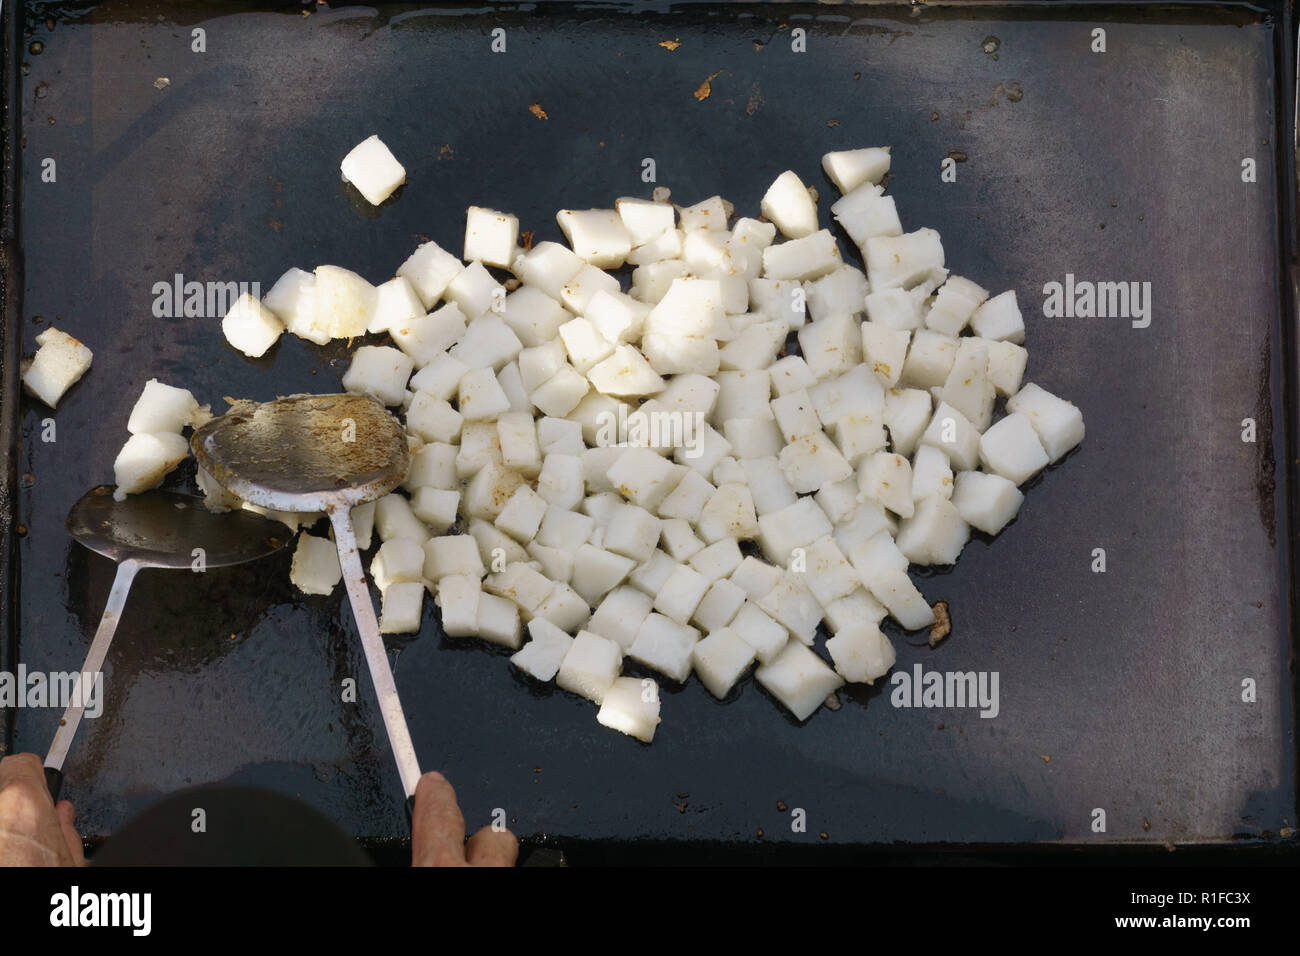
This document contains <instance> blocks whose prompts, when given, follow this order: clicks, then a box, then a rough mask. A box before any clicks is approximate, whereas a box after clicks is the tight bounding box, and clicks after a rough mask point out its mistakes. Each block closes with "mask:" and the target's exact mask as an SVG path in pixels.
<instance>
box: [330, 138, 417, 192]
mask: <svg viewBox="0 0 1300 956" xmlns="http://www.w3.org/2000/svg"><path fill="white" fill-rule="evenodd" d="M339 168H340V169H341V170H342V171H343V181H344V182H348V183H351V184H352V185H353V186H356V187H357V192H359V193H361V195H362V196H364V197H365V198H366V202H368V203H370V205H372V206H378V205H379V204H380V203H382V202H383V201H384V200H385V199H387V198H388V197H389V196H391V195H392V194H393V193H394V192H395V191H396V190H397V187H398V186H400V185H402V184H403V183H404V182H406V170H405V169H404V168H403V167H402V164H401V163H399V162H398V161H397V157H395V156H394V155H393V154H392V152H390V151H389V149H388V147H387V146H385V145H384V142H383V140H381V139H380V138H379V137H378V136H368V137H366V138H365V139H363V140H362V141H361V142H360V143H358V144H357V145H356V146H354V147H352V150H351V151H350V152H349V153H348V154H347V155H346V156H344V157H343V162H342V163H340V164H339Z"/></svg>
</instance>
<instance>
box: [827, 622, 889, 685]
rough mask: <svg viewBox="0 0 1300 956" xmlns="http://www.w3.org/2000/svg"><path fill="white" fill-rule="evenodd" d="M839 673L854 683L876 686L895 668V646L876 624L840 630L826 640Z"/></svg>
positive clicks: (865, 623) (862, 624) (868, 623)
mask: <svg viewBox="0 0 1300 956" xmlns="http://www.w3.org/2000/svg"><path fill="white" fill-rule="evenodd" d="M826 652H827V653H828V654H830V655H831V660H833V661H834V662H835V670H836V671H838V672H839V674H840V676H841V677H843V678H844V679H845V680H846V681H849V682H851V683H854V684H874V683H875V682H876V678H878V677H884V676H885V675H886V674H888V673H889V669H890V668H891V667H893V666H894V661H895V660H896V659H897V655H896V654H895V652H894V645H893V644H891V643H890V642H889V638H887V637H885V635H884V634H883V633H882V632H881V630H880V628H879V627H877V626H876V625H875V624H872V623H870V622H867V621H863V622H862V623H860V624H856V625H852V626H850V627H846V628H844V629H842V630H840V631H839V632H838V633H836V635H835V636H834V637H832V638H830V639H828V640H827V641H826Z"/></svg>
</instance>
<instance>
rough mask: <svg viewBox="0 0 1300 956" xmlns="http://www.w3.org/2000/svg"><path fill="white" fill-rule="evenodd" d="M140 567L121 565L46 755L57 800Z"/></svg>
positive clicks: (131, 562)
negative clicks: (89, 700) (66, 765)
mask: <svg viewBox="0 0 1300 956" xmlns="http://www.w3.org/2000/svg"><path fill="white" fill-rule="evenodd" d="M140 568H141V564H140V562H139V561H136V560H135V559H134V558H127V559H126V560H125V561H123V562H121V563H120V564H119V565H118V566H117V575H116V577H114V578H113V589H112V590H111V591H109V592H108V603H107V604H106V605H105V606H104V616H103V617H101V618H100V619H99V628H98V629H97V630H96V631H95V639H94V640H93V641H91V642H90V650H89V651H88V652H87V653H86V662H85V663H84V664H83V665H82V666H81V672H80V673H79V674H77V682H76V684H75V685H73V689H72V699H71V700H69V701H68V707H67V709H66V710H65V711H64V712H63V719H62V720H61V721H59V729H58V730H56V731H55V732H54V740H53V742H52V743H51V744H50V752H49V753H48V754H46V756H45V782H46V784H48V785H49V787H50V795H51V796H53V797H54V799H55V800H58V798H59V794H58V792H57V791H58V790H59V788H60V787H61V786H62V784H63V761H65V760H66V759H67V758H68V751H69V750H70V749H71V748H72V738H73V737H75V736H76V735H77V727H78V726H79V725H80V724H81V717H82V715H83V714H84V713H85V711H86V697H88V696H89V695H90V693H91V692H92V691H93V690H94V685H95V684H99V685H100V686H99V689H100V693H103V673H102V671H103V668H104V658H105V657H107V656H108V648H109V645H111V644H112V643H113V634H114V633H116V631H117V622H118V621H119V620H121V618H122V609H123V608H124V607H126V596H127V595H128V594H129V593H130V592H131V582H132V581H134V580H135V573H136V572H137V571H139V570H140ZM88 682H89V683H88ZM83 692H84V693H83Z"/></svg>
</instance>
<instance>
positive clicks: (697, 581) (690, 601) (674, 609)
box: [654, 564, 712, 680]
mask: <svg viewBox="0 0 1300 956" xmlns="http://www.w3.org/2000/svg"><path fill="white" fill-rule="evenodd" d="M711 583H712V582H711V581H710V580H709V579H708V578H707V577H705V576H704V575H703V574H700V572H698V571H696V570H695V569H694V568H691V567H688V566H687V565H684V564H679V565H678V566H677V567H676V568H675V569H674V570H673V572H672V574H670V575H668V579H667V580H666V581H664V584H663V587H661V588H660V589H659V593H658V594H656V595H655V603H654V607H655V610H656V611H659V612H660V613H662V614H663V615H664V616H665V617H668V618H671V619H672V620H674V621H676V622H677V623H678V624H687V623H689V622H690V619H691V617H692V616H694V614H695V609H696V608H697V607H699V605H700V601H702V600H703V599H704V594H705V592H706V591H708V590H709V585H710V584H711ZM677 679H678V680H683V679H684V678H680V677H679V678H677Z"/></svg>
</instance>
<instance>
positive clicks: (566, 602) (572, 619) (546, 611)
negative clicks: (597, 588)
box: [534, 583, 591, 631]
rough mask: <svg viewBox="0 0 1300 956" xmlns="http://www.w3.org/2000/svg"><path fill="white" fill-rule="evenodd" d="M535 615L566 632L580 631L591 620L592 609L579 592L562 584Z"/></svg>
mask: <svg viewBox="0 0 1300 956" xmlns="http://www.w3.org/2000/svg"><path fill="white" fill-rule="evenodd" d="M534 613H535V614H536V616H537V617H539V618H542V619H544V620H547V621H550V622H551V623H552V624H554V625H555V626H556V627H560V628H563V629H564V630H566V631H577V630H580V629H582V628H583V627H584V626H585V625H586V624H587V622H588V621H589V620H590V619H591V607H590V606H589V605H588V604H587V602H586V601H585V600H584V599H583V598H582V596H581V595H580V594H578V592H577V591H575V590H573V588H571V587H569V585H567V584H562V583H557V584H556V585H555V588H554V589H553V590H552V591H551V593H550V594H549V595H547V597H546V600H544V601H542V603H541V604H539V605H538V606H537V610H536V612H534Z"/></svg>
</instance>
